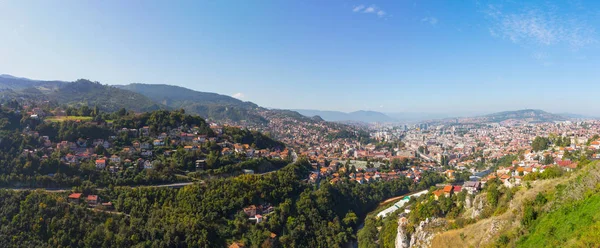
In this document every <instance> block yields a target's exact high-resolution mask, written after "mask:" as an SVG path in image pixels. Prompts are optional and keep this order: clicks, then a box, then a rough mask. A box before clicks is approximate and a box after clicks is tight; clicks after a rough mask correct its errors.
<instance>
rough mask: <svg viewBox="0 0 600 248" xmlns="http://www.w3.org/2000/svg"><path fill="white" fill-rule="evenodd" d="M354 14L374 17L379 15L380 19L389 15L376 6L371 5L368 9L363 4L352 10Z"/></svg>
mask: <svg viewBox="0 0 600 248" xmlns="http://www.w3.org/2000/svg"><path fill="white" fill-rule="evenodd" d="M352 12H355V13H363V14H374V15H377V16H378V17H384V16H385V15H387V13H386V12H385V11H384V10H382V9H381V8H379V7H377V6H375V5H369V6H368V7H367V6H365V5H363V4H361V5H358V6H354V8H352Z"/></svg>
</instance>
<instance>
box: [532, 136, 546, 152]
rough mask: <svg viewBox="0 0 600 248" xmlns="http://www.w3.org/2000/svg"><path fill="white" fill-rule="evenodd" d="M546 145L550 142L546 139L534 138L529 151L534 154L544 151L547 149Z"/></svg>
mask: <svg viewBox="0 0 600 248" xmlns="http://www.w3.org/2000/svg"><path fill="white" fill-rule="evenodd" d="M548 143H550V140H549V139H548V138H546V137H539V136H538V137H535V139H534V140H533V143H531V149H533V151H536V152H537V151H543V150H546V149H548Z"/></svg>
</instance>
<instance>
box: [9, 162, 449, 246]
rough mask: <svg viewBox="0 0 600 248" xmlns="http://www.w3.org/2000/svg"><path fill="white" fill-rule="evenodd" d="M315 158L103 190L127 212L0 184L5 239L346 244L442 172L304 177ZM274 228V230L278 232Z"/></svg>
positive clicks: (24, 242) (32, 241) (25, 242)
mask: <svg viewBox="0 0 600 248" xmlns="http://www.w3.org/2000/svg"><path fill="white" fill-rule="evenodd" d="M309 168H310V164H309V163H308V161H307V160H304V159H301V160H299V161H298V162H297V163H294V164H290V165H288V166H286V167H285V168H283V169H281V170H279V171H277V172H275V173H272V174H268V175H262V176H261V175H244V176H239V177H232V178H226V179H216V180H210V181H207V182H206V183H205V184H194V185H191V186H187V187H184V188H182V189H179V190H177V189H168V188H136V189H131V188H120V187H116V188H108V189H106V190H103V191H99V192H93V190H92V191H91V192H90V193H98V195H100V197H101V198H102V199H103V201H104V200H105V201H111V202H113V204H114V206H115V210H116V211H118V212H119V213H105V212H101V211H92V210H89V209H85V207H84V206H83V205H78V204H74V203H67V202H66V201H65V197H66V193H63V194H58V193H57V194H52V193H46V192H43V191H7V190H0V198H1V199H3V201H1V202H0V212H1V213H2V216H3V217H2V218H1V219H0V226H2V228H0V246H2V247H11V246H15V245H18V246H26V247H59V246H80V247H128V246H151V247H182V246H189V247H223V246H226V245H227V244H229V243H231V242H234V241H236V242H242V243H243V244H245V245H246V246H247V247H342V246H343V245H345V244H347V243H348V242H350V241H351V240H353V239H354V238H355V236H354V233H355V230H356V228H357V227H358V225H359V222H360V218H361V216H364V215H365V214H366V213H367V212H368V211H371V210H372V209H373V208H374V207H375V206H377V204H378V202H379V201H381V200H383V199H385V198H387V197H390V196H395V195H400V194H405V193H407V192H409V191H412V190H417V189H421V188H426V187H428V186H429V185H428V184H432V183H435V182H438V181H439V180H440V179H441V178H439V176H438V175H436V174H427V175H425V177H426V178H425V180H424V181H423V182H422V183H420V184H418V185H417V184H414V183H412V181H410V180H408V179H399V180H395V181H389V182H383V183H377V184H358V183H355V182H345V183H342V184H336V185H329V184H323V185H322V186H321V187H320V188H319V189H314V188H313V186H311V185H309V184H307V183H304V182H303V179H304V178H306V176H307V174H308V172H309ZM267 203H268V204H272V205H273V206H275V212H273V213H271V214H269V215H268V216H267V219H266V221H265V222H262V223H260V224H254V223H253V222H251V221H249V220H248V217H247V216H246V215H244V213H243V212H242V211H241V210H242V208H243V207H245V206H248V205H250V204H267ZM272 234H274V235H272Z"/></svg>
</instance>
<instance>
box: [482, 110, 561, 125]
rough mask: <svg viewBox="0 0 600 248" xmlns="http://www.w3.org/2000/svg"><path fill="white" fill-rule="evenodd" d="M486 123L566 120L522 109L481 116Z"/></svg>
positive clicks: (557, 116)
mask: <svg viewBox="0 0 600 248" xmlns="http://www.w3.org/2000/svg"><path fill="white" fill-rule="evenodd" d="M481 118H484V119H485V120H487V121H488V122H502V121H506V120H522V121H527V122H553V121H565V120H567V119H568V118H567V117H564V116H560V115H556V114H552V113H548V112H546V111H543V110H539V109H523V110H516V111H504V112H498V113H493V114H489V115H485V116H482V117H481Z"/></svg>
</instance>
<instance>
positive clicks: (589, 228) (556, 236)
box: [517, 194, 600, 247]
mask: <svg viewBox="0 0 600 248" xmlns="http://www.w3.org/2000/svg"><path fill="white" fill-rule="evenodd" d="M598 210H600V195H599V194H595V195H592V196H590V197H588V198H587V199H585V200H582V201H578V202H574V203H571V204H566V205H563V206H562V207H560V208H559V209H558V210H556V211H553V212H550V213H548V214H545V215H542V217H541V218H540V219H539V220H538V221H537V223H536V224H534V226H533V227H532V228H531V229H530V231H531V233H530V235H528V236H525V237H523V238H522V239H521V240H520V242H518V243H517V246H519V247H596V246H597V245H599V244H600V211H598Z"/></svg>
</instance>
